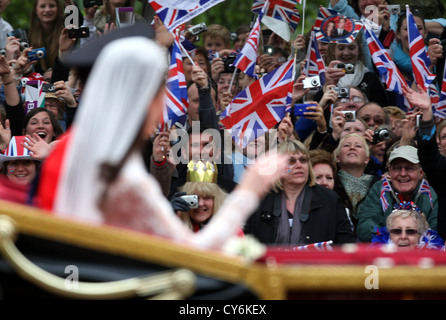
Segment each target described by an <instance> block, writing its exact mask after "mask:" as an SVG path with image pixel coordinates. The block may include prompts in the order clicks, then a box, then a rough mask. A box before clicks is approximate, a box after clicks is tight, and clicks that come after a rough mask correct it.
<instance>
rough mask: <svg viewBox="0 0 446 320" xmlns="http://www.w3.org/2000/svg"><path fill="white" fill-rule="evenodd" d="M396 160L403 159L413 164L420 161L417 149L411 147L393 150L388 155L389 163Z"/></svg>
mask: <svg viewBox="0 0 446 320" xmlns="http://www.w3.org/2000/svg"><path fill="white" fill-rule="evenodd" d="M398 158H401V159H405V160H407V161H409V162H410V163H413V164H417V163H420V160H419V159H418V149H417V148H415V147H412V146H401V147H398V148H396V149H394V150H393V151H392V152H391V153H390V156H389V163H391V162H392V161H393V160H395V159H398Z"/></svg>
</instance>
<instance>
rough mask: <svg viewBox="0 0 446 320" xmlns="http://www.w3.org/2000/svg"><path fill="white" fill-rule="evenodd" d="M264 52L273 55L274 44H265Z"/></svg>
mask: <svg viewBox="0 0 446 320" xmlns="http://www.w3.org/2000/svg"><path fill="white" fill-rule="evenodd" d="M263 52H265V53H267V54H269V55H272V54H273V47H272V46H263Z"/></svg>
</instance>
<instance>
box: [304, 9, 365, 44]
mask: <svg viewBox="0 0 446 320" xmlns="http://www.w3.org/2000/svg"><path fill="white" fill-rule="evenodd" d="M341 18H343V19H346V21H347V23H346V25H345V26H346V27H345V28H346V29H345V30H349V33H348V34H347V35H345V37H335V38H331V37H330V36H328V35H326V34H325V32H324V31H323V30H322V29H323V28H324V24H325V23H326V22H328V21H335V22H336V21H338V20H339V19H341ZM362 27H363V24H362V22H361V21H359V20H355V19H351V18H348V17H346V16H343V15H340V14H339V12H337V11H335V10H333V9H328V8H325V7H322V6H321V7H320V8H319V13H318V15H317V17H316V21H315V23H314V25H313V27H312V30H313V31H315V33H316V40H318V41H322V42H336V43H344V44H347V43H352V42H353V41H355V38H356V36H357V35H358V34H359V32H360V31H361V29H362Z"/></svg>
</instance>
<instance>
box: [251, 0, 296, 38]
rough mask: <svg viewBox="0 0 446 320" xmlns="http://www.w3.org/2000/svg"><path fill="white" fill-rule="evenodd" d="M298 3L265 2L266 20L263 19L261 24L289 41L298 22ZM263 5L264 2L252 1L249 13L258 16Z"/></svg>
mask: <svg viewBox="0 0 446 320" xmlns="http://www.w3.org/2000/svg"><path fill="white" fill-rule="evenodd" d="M298 3H300V1H296V0H267V3H266V8H265V17H266V19H264V21H263V23H264V24H265V25H267V26H268V27H269V28H270V29H271V30H272V31H274V32H275V33H276V34H278V35H279V36H281V37H282V38H284V39H285V40H286V41H289V40H290V36H291V34H293V33H294V31H295V30H296V28H297V25H298V24H299V21H300V15H299V11H298V10H297V9H296V4H298ZM264 5H265V0H254V2H253V4H252V9H251V11H252V12H254V13H258V14H260V11H261V10H262V8H263V6H264ZM270 18H271V19H270ZM273 20H276V21H273ZM279 22H283V23H284V24H285V25H287V27H288V29H289V30H283V26H282V24H280V23H279Z"/></svg>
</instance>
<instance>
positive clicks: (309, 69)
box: [302, 31, 325, 85]
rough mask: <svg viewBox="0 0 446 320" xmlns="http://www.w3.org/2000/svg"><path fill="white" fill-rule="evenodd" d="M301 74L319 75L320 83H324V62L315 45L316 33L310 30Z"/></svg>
mask: <svg viewBox="0 0 446 320" xmlns="http://www.w3.org/2000/svg"><path fill="white" fill-rule="evenodd" d="M302 74H305V75H306V76H307V77H308V76H319V80H320V83H321V85H324V84H325V63H324V59H322V56H321V54H320V53H319V48H318V46H317V41H316V34H315V32H314V31H311V37H310V43H309V45H308V50H307V58H306V63H305V67H304V69H303V70H302Z"/></svg>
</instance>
